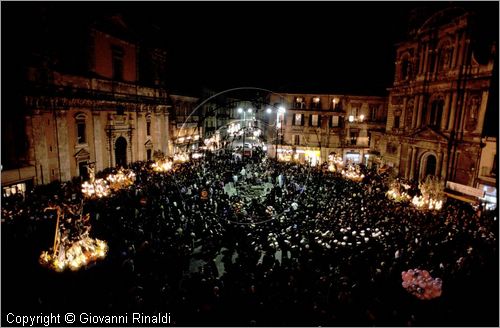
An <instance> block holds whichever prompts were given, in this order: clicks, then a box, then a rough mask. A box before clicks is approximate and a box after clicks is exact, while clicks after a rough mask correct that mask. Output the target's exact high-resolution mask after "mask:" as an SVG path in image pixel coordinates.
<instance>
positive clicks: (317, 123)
mask: <svg viewBox="0 0 500 328" xmlns="http://www.w3.org/2000/svg"><path fill="white" fill-rule="evenodd" d="M311 126H320V120H319V115H316V114H313V115H311Z"/></svg>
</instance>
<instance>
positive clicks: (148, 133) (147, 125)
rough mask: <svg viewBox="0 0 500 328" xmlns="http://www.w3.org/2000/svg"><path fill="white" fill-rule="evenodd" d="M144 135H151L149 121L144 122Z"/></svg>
mask: <svg viewBox="0 0 500 328" xmlns="http://www.w3.org/2000/svg"><path fill="white" fill-rule="evenodd" d="M146 135H147V136H150V135H151V122H146Z"/></svg>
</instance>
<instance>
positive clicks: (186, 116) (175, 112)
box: [169, 94, 203, 154]
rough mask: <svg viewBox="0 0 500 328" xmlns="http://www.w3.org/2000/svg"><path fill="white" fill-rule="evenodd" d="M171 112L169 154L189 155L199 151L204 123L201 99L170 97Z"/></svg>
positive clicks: (181, 96)
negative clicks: (200, 104)
mask: <svg viewBox="0 0 500 328" xmlns="http://www.w3.org/2000/svg"><path fill="white" fill-rule="evenodd" d="M169 99H170V103H171V105H172V108H171V110H170V113H171V114H170V122H171V125H170V133H169V134H170V136H171V138H170V141H169V153H170V154H181V153H189V152H193V151H194V150H196V149H198V147H199V145H200V142H202V139H203V122H202V121H201V115H200V112H201V109H200V108H198V103H199V98H198V97H192V96H185V95H176V94H171V95H169Z"/></svg>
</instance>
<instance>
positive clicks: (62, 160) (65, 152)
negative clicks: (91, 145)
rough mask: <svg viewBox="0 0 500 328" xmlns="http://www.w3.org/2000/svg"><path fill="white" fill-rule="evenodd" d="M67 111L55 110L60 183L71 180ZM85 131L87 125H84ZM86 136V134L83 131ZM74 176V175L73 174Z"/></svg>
mask: <svg viewBox="0 0 500 328" xmlns="http://www.w3.org/2000/svg"><path fill="white" fill-rule="evenodd" d="M67 114H68V111H67V110H64V109H55V116H56V125H57V126H56V128H57V135H56V138H57V148H58V149H57V153H58V156H59V173H60V177H59V179H60V180H61V181H69V180H71V176H72V174H71V173H72V172H71V163H70V156H69V143H68V139H69V136H68V117H67ZM85 127H86V130H87V127H88V123H86V124H85ZM85 133H86V134H87V133H88V132H87V131H85ZM74 175H76V174H74Z"/></svg>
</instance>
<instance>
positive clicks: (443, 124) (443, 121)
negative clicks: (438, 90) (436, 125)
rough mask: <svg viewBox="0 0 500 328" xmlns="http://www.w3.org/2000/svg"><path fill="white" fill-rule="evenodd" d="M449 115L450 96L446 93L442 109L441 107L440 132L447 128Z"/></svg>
mask: <svg viewBox="0 0 500 328" xmlns="http://www.w3.org/2000/svg"><path fill="white" fill-rule="evenodd" d="M449 113H450V94H449V93H447V94H446V97H445V99H444V107H443V117H442V119H441V126H440V128H441V131H444V130H446V129H447V127H448V115H449Z"/></svg>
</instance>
